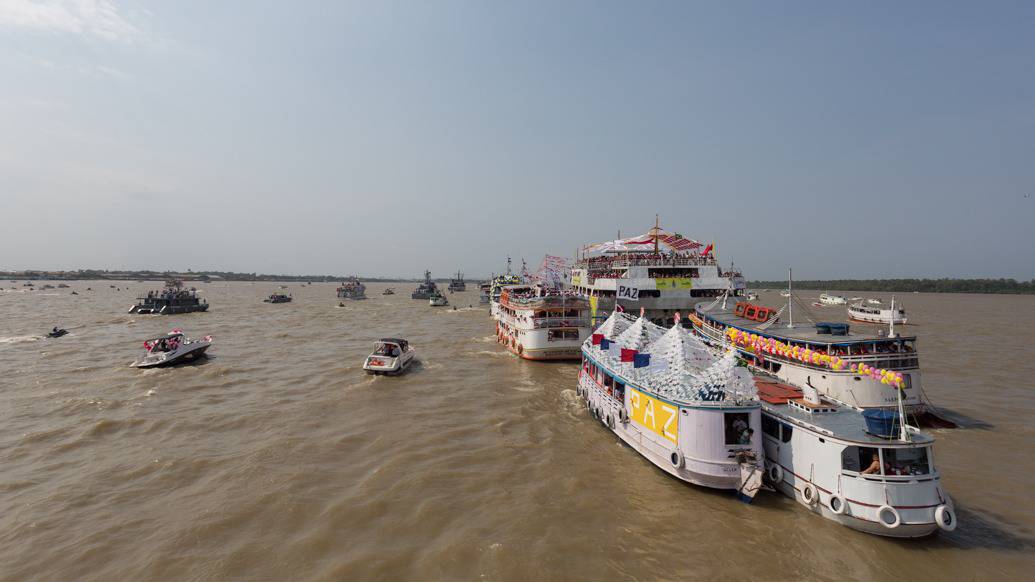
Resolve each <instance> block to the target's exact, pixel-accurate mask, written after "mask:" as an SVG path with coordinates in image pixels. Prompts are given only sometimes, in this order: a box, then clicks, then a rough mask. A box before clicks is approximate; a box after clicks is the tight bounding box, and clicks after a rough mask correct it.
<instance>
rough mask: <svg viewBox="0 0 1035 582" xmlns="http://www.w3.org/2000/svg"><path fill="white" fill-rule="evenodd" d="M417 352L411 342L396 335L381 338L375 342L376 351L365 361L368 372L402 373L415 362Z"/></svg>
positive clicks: (364, 366)
mask: <svg viewBox="0 0 1035 582" xmlns="http://www.w3.org/2000/svg"><path fill="white" fill-rule="evenodd" d="M415 355H416V352H415V351H414V349H413V346H411V345H410V342H408V341H406V340H404V339H400V338H394V337H386V338H381V339H379V340H377V341H376V342H374V351H373V352H371V354H370V355H369V356H367V359H366V360H364V361H363V369H364V370H366V371H367V374H375V375H381V374H384V375H388V376H391V375H395V374H402V373H403V372H405V371H406V369H407V368H409V367H410V364H412V363H413V358H414V356H415Z"/></svg>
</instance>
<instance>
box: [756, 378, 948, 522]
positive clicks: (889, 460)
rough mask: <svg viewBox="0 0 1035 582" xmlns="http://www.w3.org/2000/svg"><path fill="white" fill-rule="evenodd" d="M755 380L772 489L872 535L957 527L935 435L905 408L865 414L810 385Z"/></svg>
mask: <svg viewBox="0 0 1035 582" xmlns="http://www.w3.org/2000/svg"><path fill="white" fill-rule="evenodd" d="M755 382H756V385H757V387H758V394H759V398H760V399H761V400H762V446H763V448H764V449H765V461H766V481H767V483H768V484H769V485H770V486H772V487H775V488H776V489H777V490H779V491H780V492H781V493H783V494H784V495H786V496H788V497H790V498H791V499H794V500H796V501H797V502H798V503H800V504H801V505H803V506H804V507H806V508H808V509H809V510H811V511H813V512H815V513H818V514H820V515H822V516H823V517H825V518H827V519H829V520H832V521H836V522H838V523H840V524H841V525H844V526H847V527H850V528H852V529H855V530H858V531H862V532H866V533H871V534H876V535H881V536H889V537H901V538H915V537H922V536H926V535H930V534H932V533H934V532H936V531H938V530H939V529H941V530H944V531H952V530H954V529H955V528H956V514H955V511H954V509H953V502H952V499H951V498H950V497H949V495H948V494H947V493H946V492H945V487H944V485H943V484H942V482H941V476H940V475H939V473H938V471H937V468H936V467H935V466H934V455H933V454H932V452H931V450H932V446H933V444H934V438H933V437H931V436H930V435H928V434H925V433H923V432H920V430H919V429H917V428H915V427H912V426H908V424H906V423H904V422H902V418H904V416H905V415H904V412H903V410H902V408H901V407H899V408H898V409H897V410H886V409H876V410H866V411H859V410H856V409H854V408H851V407H846V406H843V405H841V404H838V403H836V402H833V401H831V400H829V399H826V398H823V397H822V396H820V395H819V393H818V392H817V391H816V389H815V388H814V387H811V386H805V387H803V388H799V387H795V386H791V385H788V384H784V383H781V382H780V381H779V380H777V379H776V378H774V377H772V376H768V375H765V376H758V377H756V378H755Z"/></svg>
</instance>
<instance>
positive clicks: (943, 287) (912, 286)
mask: <svg viewBox="0 0 1035 582" xmlns="http://www.w3.org/2000/svg"><path fill="white" fill-rule="evenodd" d="M748 285H749V286H750V287H751V288H753V289H785V288H787V281H752V282H750V283H748ZM793 286H794V288H795V289H810V290H817V291H872V292H900V293H901V292H907V293H908V292H913V291H919V292H921V293H1008V294H1023V295H1031V294H1035V279H1033V280H1031V281H1018V280H1016V279H830V280H827V281H821V280H814V281H794V285H793Z"/></svg>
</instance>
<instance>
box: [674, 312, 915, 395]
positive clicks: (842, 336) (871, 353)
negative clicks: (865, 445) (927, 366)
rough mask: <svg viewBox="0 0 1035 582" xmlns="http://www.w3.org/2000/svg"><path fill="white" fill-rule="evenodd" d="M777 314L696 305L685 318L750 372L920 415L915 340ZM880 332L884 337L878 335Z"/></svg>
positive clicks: (707, 339)
mask: <svg viewBox="0 0 1035 582" xmlns="http://www.w3.org/2000/svg"><path fill="white" fill-rule="evenodd" d="M787 307H788V306H784V309H779V310H777V309H772V308H769V307H764V306H760V305H755V304H752V303H748V302H737V303H736V305H730V304H728V303H727V302H726V301H720V300H718V299H717V300H715V301H712V302H701V303H699V304H698V305H697V306H696V307H695V308H694V313H693V314H692V316H691V317H690V320H691V323H692V324H693V328H694V331H695V332H696V333H697V334H698V335H699V336H700V337H701V338H702V339H703V340H704V341H705V342H706V343H708V344H710V345H713V346H724V345H727V344H731V345H733V346H734V347H735V348H736V349H737V350H738V351H739V352H740V354H741V357H742V358H743V359H744V360H745V361H746V362H747V364H748V365H749V366H752V367H754V368H756V369H758V370H759V371H761V372H765V373H770V374H772V375H774V376H776V377H777V378H779V379H781V380H783V381H784V382H788V383H790V384H793V385H795V386H806V385H809V384H811V385H812V386H815V387H816V389H817V390H819V393H820V394H822V395H823V396H826V397H828V398H830V399H832V400H835V401H837V402H839V403H841V404H845V405H847V406H851V407H855V408H888V407H894V406H896V404H897V402H898V393H899V391H900V390H901V393H902V398H903V401H904V403H905V407H906V410H907V411H908V412H910V413H921V412H923V411H924V402H923V399H922V397H921V394H922V392H923V391H922V389H921V381H920V360H919V354H918V353H917V349H916V337H914V336H900V335H895V336H892V337H888V336H887V335H885V334H883V333H866V332H860V331H859V330H858V329H857V328H852V327H851V326H849V325H848V324H846V323H816V324H812V323H808V324H794V323H793V320H790V321H788V322H786V323H785V322H783V321H782V320H781V318H782V317H783V316H784V315H790V314H785V313H784V310H785V309H787ZM879 331H880V332H883V331H884V330H879Z"/></svg>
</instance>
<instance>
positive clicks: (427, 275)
mask: <svg viewBox="0 0 1035 582" xmlns="http://www.w3.org/2000/svg"><path fill="white" fill-rule="evenodd" d="M438 294H439V293H438V285H436V284H435V282H434V281H432V280H431V271H424V280H423V281H421V282H420V284H419V285H417V288H416V289H414V290H413V293H410V298H411V299H431V297H432V296H433V295H438Z"/></svg>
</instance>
